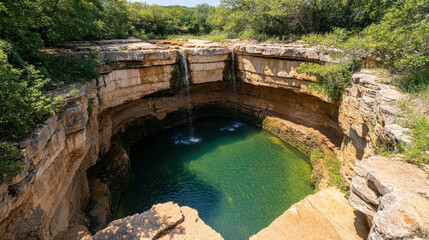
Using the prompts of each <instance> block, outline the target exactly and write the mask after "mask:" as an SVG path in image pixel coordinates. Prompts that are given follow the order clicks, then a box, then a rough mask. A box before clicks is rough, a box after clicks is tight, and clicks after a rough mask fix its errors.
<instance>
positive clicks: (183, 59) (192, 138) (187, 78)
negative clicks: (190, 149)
mask: <svg viewBox="0 0 429 240" xmlns="http://www.w3.org/2000/svg"><path fill="white" fill-rule="evenodd" d="M179 54H180V63H181V64H182V68H183V69H184V74H183V83H184V85H185V94H186V101H187V103H188V108H187V110H188V117H189V120H188V136H187V137H186V138H183V137H180V136H179V137H178V139H177V140H176V142H177V143H183V144H190V143H195V142H199V141H200V139H199V138H197V137H195V127H194V121H193V120H192V102H191V91H190V87H191V83H190V74H189V67H188V61H187V60H186V53H185V52H184V51H179Z"/></svg>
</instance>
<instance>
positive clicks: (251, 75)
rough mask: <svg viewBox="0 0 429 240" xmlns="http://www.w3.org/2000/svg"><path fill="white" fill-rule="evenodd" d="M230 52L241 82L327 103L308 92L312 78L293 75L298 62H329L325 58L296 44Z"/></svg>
mask: <svg viewBox="0 0 429 240" xmlns="http://www.w3.org/2000/svg"><path fill="white" fill-rule="evenodd" d="M234 49H235V50H236V51H237V56H238V57H237V61H238V68H239V70H240V72H241V75H240V77H241V80H242V81H243V82H246V83H251V84H253V85H262V86H269V87H276V88H279V87H280V88H285V89H289V90H292V91H296V92H303V93H306V94H311V95H314V96H317V97H319V98H322V99H324V100H325V101H328V99H327V98H326V97H325V96H322V95H321V94H319V93H317V92H314V91H310V90H309V86H310V84H311V83H313V82H315V81H316V78H315V77H314V76H309V75H306V74H300V73H298V72H297V71H296V69H297V67H298V66H299V65H300V64H301V63H302V61H306V62H321V61H332V59H331V58H330V57H329V56H328V55H327V54H325V53H323V52H320V51H318V50H317V49H314V48H305V47H304V46H302V45H296V44H292V45H237V46H235V47H234Z"/></svg>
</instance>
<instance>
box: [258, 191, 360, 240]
mask: <svg viewBox="0 0 429 240" xmlns="http://www.w3.org/2000/svg"><path fill="white" fill-rule="evenodd" d="M367 235H368V230H367V227H366V224H365V220H364V217H362V215H360V214H359V212H357V211H356V210H355V209H354V208H353V207H351V206H350V205H349V204H348V202H347V200H346V198H345V197H344V194H342V193H341V192H339V191H338V190H336V189H334V188H328V189H324V190H322V191H319V192H317V193H316V194H314V195H310V196H307V197H306V198H304V199H303V200H301V201H300V202H298V203H296V204H294V205H292V207H290V208H289V209H288V210H287V211H286V212H284V213H283V214H282V215H281V216H280V217H278V218H277V219H276V220H274V221H273V222H272V223H271V224H270V225H269V226H268V227H266V228H264V229H263V230H261V231H260V232H258V233H257V234H255V235H253V236H252V237H251V238H250V240H271V239H273V240H282V239H285V240H286V239H300V240H306V239H308V240H317V239H320V240H322V239H323V240H325V239H350V240H352V239H366V238H367Z"/></svg>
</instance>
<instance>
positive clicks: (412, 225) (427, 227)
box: [349, 156, 429, 240]
mask: <svg viewBox="0 0 429 240" xmlns="http://www.w3.org/2000/svg"><path fill="white" fill-rule="evenodd" d="M349 202H350V204H351V205H352V206H354V207H355V208H357V209H358V210H359V211H361V212H362V213H364V214H365V215H366V216H367V219H368V222H369V223H370V224H371V225H372V227H371V231H370V233H369V239H371V240H376V239H377V240H378V239H419V238H422V239H427V238H428V237H429V177H428V174H427V173H426V172H425V171H423V170H422V169H420V168H418V167H417V166H416V165H413V164H409V163H406V162H403V161H400V158H387V157H381V156H374V157H370V158H367V159H364V160H362V161H359V162H357V163H356V168H355V176H354V177H353V181H352V185H351V191H350V198H349Z"/></svg>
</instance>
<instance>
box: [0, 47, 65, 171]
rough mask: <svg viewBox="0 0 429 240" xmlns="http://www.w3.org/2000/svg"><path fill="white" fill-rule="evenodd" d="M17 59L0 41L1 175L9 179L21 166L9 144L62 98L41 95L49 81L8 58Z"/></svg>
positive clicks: (10, 48) (54, 109)
mask: <svg viewBox="0 0 429 240" xmlns="http://www.w3.org/2000/svg"><path fill="white" fill-rule="evenodd" d="M16 56H17V53H16V52H15V51H14V49H13V48H12V46H11V45H10V44H8V43H6V42H4V41H1V40H0V143H1V146H0V147H1V148H0V152H1V158H0V166H1V167H0V174H7V175H9V176H13V175H16V174H17V173H18V172H19V170H20V169H22V164H21V163H19V162H17V161H16V158H18V156H19V151H18V150H17V149H16V147H15V146H14V145H13V144H12V143H11V142H14V141H19V140H20V139H21V138H23V137H25V136H26V135H27V134H28V133H30V132H31V131H33V130H34V129H35V128H36V126H37V125H38V124H40V123H42V122H43V121H44V120H45V119H46V118H47V117H48V116H50V115H51V114H53V113H54V112H55V111H57V110H58V109H59V108H60V107H61V104H62V101H63V100H62V98H61V97H56V98H54V99H51V98H49V97H47V96H45V95H44V94H43V93H42V89H43V87H44V85H45V84H46V83H47V82H48V81H49V79H46V78H44V77H43V76H41V75H40V73H39V71H37V70H36V69H34V67H33V66H32V65H28V64H25V63H23V68H15V67H14V66H13V65H11V64H10V63H9V57H12V58H13V57H16ZM19 61H21V60H20V59H14V62H19Z"/></svg>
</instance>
